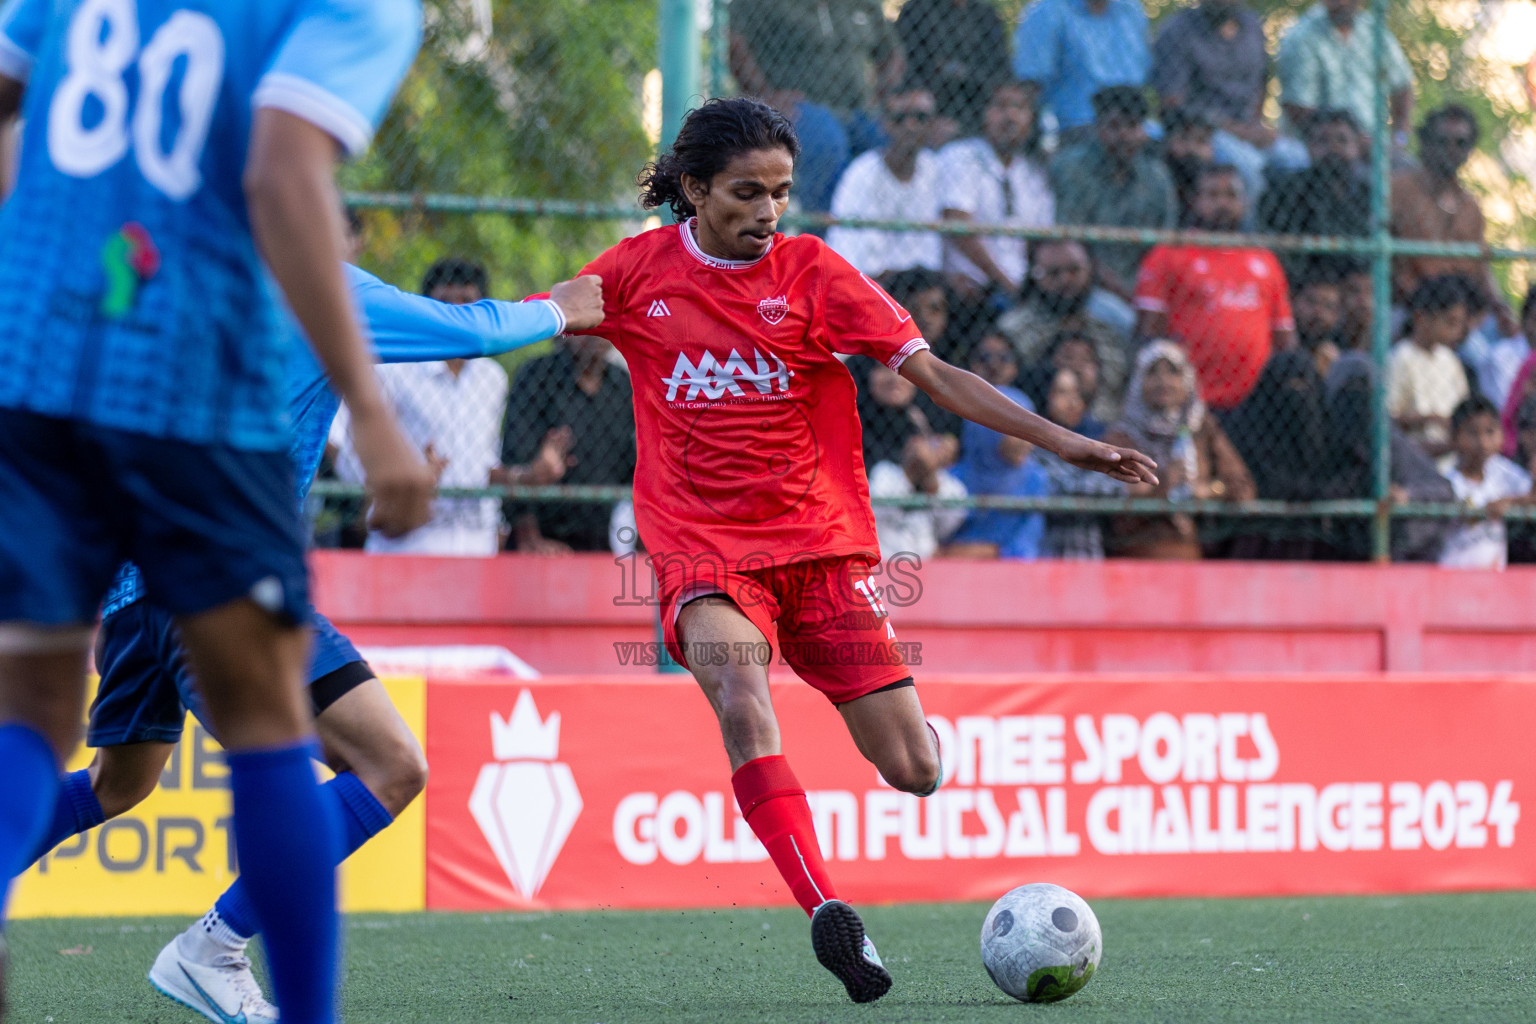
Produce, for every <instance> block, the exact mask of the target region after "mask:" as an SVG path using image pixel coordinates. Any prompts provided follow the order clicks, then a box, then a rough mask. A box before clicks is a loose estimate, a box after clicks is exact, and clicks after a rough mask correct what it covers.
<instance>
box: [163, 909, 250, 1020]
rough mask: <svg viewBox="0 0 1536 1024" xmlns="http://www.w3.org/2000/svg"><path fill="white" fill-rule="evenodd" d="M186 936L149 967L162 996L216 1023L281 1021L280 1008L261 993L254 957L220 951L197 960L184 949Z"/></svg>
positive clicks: (168, 946) (175, 942) (169, 945)
mask: <svg viewBox="0 0 1536 1024" xmlns="http://www.w3.org/2000/svg"><path fill="white" fill-rule="evenodd" d="M197 927H198V926H197V925H193V928H197ZM185 937H186V933H182V934H181V935H178V936H176V937H175V938H174V939H172V940H171V941H170V942H169V943H167V944H166V947H165V948H164V949H162V950H161V951H160V955H159V956H157V957H155V966H153V967H151V968H150V969H149V983H150V984H151V985H153V986H155V988H156V990H158V991H159V992H160V994H161V995H164V996H169V997H170V998H171V999H174V1000H176V1002H178V1003H180V1004H182V1005H183V1006H186V1007H188V1008H190V1009H193V1010H196V1011H197V1012H198V1013H200V1014H202V1015H203V1016H204V1017H207V1018H208V1019H209V1020H211V1021H214V1022H215V1024H277V1007H275V1006H273V1005H272V1004H271V1003H269V1002H267V1000H266V997H264V996H263V995H262V994H261V986H260V985H258V984H257V983H256V976H255V975H254V974H252V973H251V958H250V957H248V956H246V955H244V954H243V953H219V954H217V955H214V956H211V957H208V958H206V959H194V958H192V957H189V956H187V955H186V953H185V951H184V948H183V943H182V939H183V938H185Z"/></svg>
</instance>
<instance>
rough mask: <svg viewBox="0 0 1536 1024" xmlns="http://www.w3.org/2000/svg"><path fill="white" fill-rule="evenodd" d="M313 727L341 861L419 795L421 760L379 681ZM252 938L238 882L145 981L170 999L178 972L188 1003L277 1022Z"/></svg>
mask: <svg viewBox="0 0 1536 1024" xmlns="http://www.w3.org/2000/svg"><path fill="white" fill-rule="evenodd" d="M315 725H316V730H317V732H318V733H319V734H320V739H321V746H322V748H323V752H324V755H325V761H326V763H327V764H328V765H329V766H330V767H331V768H332V770H334V771H335V772H336V773H337V775H336V778H335V779H332V780H331V781H330V782H328V783H326V784H325V786H323V787H322V789H323V790H324V791H325V793H326V795H327V798H328V799H329V800H332V801H333V802H334V805H335V807H336V808H337V811H338V815H339V816H340V817H341V819H342V825H343V829H342V831H343V843H342V848H341V851H340V852H341V853H342V855H343V857H345V856H346V855H348V854H350V853H351V852H352V851H353V850H355V849H356V848H357V847H359V846H361V845H362V844H363V843H365V842H367V841H368V840H369V839H370V838H372V837H373V836H374V835H376V834H377V833H378V832H379V831H380V830H382V829H383V828H385V827H387V826H388V825H389V824H391V823H392V822H393V821H394V819H395V816H396V815H398V814H399V813H400V812H401V811H403V810H404V809H405V808H406V807H407V806H408V805H409V804H410V803H411V801H412V800H414V799H415V798H416V796H417V795H418V794H419V793H420V792H421V791H422V789H423V788H425V786H426V779H427V768H426V757H425V755H424V754H423V753H422V751H421V746H420V744H419V743H418V742H417V741H416V737H415V735H414V734H413V733H412V732H411V730H410V727H409V726H408V725H406V724H405V721H404V719H402V718H401V717H400V713H399V712H398V711H396V710H395V706H394V704H393V703H392V702H391V701H390V699H389V695H388V693H387V692H386V691H385V689H384V684H383V683H381V682H379V681H378V680H377V679H368V680H365V681H364V682H361V683H359V684H357V685H356V686H354V687H353V688H352V689H351V690H348V691H347V692H346V693H344V694H343V695H342V696H341V697H339V698H337V699H336V700H335V701H334V702H333V703H331V704H330V705H328V706H327V707H326V708H325V709H324V710H323V711H322V712H321V713H320V715H319V717H318V718H317V719H316V723H315ZM254 931H255V921H254V915H253V914H252V908H251V907H250V904H249V897H248V896H247V895H246V893H245V888H244V883H243V882H242V881H238V880H237V881H236V883H235V884H234V885H233V886H232V887H231V888H230V889H229V890H228V891H227V892H225V893H224V895H222V896H221V897H220V898H219V900H218V903H217V904H216V905H215V908H214V909H213V910H212V911H210V912H209V913H208V914H205V915H204V916H203V917H202V918H200V919H199V920H198V921H197V922H194V923H193V924H192V926H191V927H189V928H188V929H187V930H186V931H185V932H183V933H182V934H181V935H178V936H177V937H176V938H175V939H172V940H171V942H170V943H168V944H167V945H166V947H165V948H164V949H162V950H161V951H160V955H159V956H158V957H157V958H156V960H155V965H154V967H153V968H152V969H151V971H150V981H151V982H153V983H154V984H155V986H156V987H157V988H159V989H160V990H161V991H162V992H167V993H168V994H172V995H173V996H175V991H174V990H175V986H176V981H177V979H178V978H179V977H180V976H181V975H182V974H183V973H189V974H193V975H198V976H199V978H200V980H201V981H202V982H203V989H202V991H201V992H199V993H192V994H193V995H194V996H200V997H201V998H203V999H204V1000H208V1001H211V1002H214V1003H217V1004H219V1006H220V1007H229V1006H237V1007H239V1008H240V1009H241V1010H242V1011H243V1012H244V1013H245V1015H246V1019H247V1020H248V1021H250V1022H251V1024H269V1022H272V1021H276V1020H277V1019H278V1010H277V1008H276V1007H274V1006H273V1005H272V1004H271V1003H270V1002H268V1001H267V999H266V997H265V995H264V994H263V993H262V992H261V987H260V985H259V984H258V983H257V981H256V978H255V975H254V974H252V972H251V969H250V960H249V958H248V957H247V956H246V946H247V944H248V943H249V941H250V939H251V936H252V933H253V932H254ZM175 997H176V998H180V997H179V996H175ZM189 1001H190V1002H194V1003H196V1002H197V1000H196V999H193V1000H189ZM210 1016H211V1015H210ZM211 1019H215V1020H217V1019H218V1018H217V1017H216V1016H211Z"/></svg>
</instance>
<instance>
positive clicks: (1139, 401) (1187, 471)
mask: <svg viewBox="0 0 1536 1024" xmlns="http://www.w3.org/2000/svg"><path fill="white" fill-rule="evenodd" d="M1104 441H1105V443H1107V444H1114V445H1129V446H1131V447H1134V448H1136V449H1137V450H1139V451H1142V452H1145V453H1146V454H1148V455H1150V456H1152V458H1153V460H1154V461H1155V462H1156V463H1157V476H1158V483H1156V484H1155V485H1154V484H1137V485H1133V486H1131V487H1130V488H1129V493H1130V495H1131V496H1132V497H1141V498H1145V497H1154V498H1168V499H1170V500H1173V501H1184V500H1188V499H1192V498H1197V499H1217V500H1222V501H1249V500H1251V499H1252V498H1253V496H1254V487H1253V478H1252V477H1251V476H1250V475H1249V474H1248V467H1247V466H1245V465H1244V464H1243V460H1242V457H1241V456H1239V455H1238V454H1237V449H1235V448H1233V447H1232V442H1231V441H1229V440H1228V439H1227V435H1226V433H1225V432H1224V431H1223V430H1222V429H1221V425H1220V424H1219V423H1217V422H1216V420H1215V418H1214V417H1212V416H1210V415H1208V414H1207V410H1206V407H1205V403H1204V402H1202V401H1201V400H1200V390H1199V387H1198V386H1197V384H1196V382H1195V368H1194V365H1193V364H1192V363H1191V362H1190V360H1189V357H1188V356H1187V355H1185V354H1184V350H1183V349H1182V348H1180V347H1179V346H1178V345H1177V344H1175V343H1173V342H1171V341H1167V340H1164V339H1159V340H1156V341H1151V342H1148V343H1147V345H1146V346H1145V347H1144V348H1142V350H1141V354H1140V355H1139V356H1137V359H1136V372H1135V374H1134V375H1133V376H1132V378H1131V386H1130V389H1129V390H1128V391H1127V392H1126V396H1125V412H1124V414H1123V415H1122V416H1121V418H1120V420H1119V421H1118V422H1117V423H1115V425H1114V426H1112V427H1110V428H1109V432H1108V433H1107V434H1106V435H1105V437H1104ZM1106 548H1107V550H1108V551H1109V553H1110V554H1111V555H1118V556H1121V557H1125V558H1174V559H1196V558H1200V557H1201V550H1200V538H1199V536H1198V534H1197V533H1196V530H1195V522H1194V519H1193V518H1192V517H1190V516H1189V515H1187V514H1185V513H1182V512H1181V513H1175V514H1173V515H1170V516H1121V517H1119V518H1117V519H1116V520H1115V521H1114V523H1113V524H1112V525H1111V530H1110V536H1109V537H1108V538H1106Z"/></svg>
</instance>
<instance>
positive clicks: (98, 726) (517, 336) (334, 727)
mask: <svg viewBox="0 0 1536 1024" xmlns="http://www.w3.org/2000/svg"><path fill="white" fill-rule="evenodd" d="M346 274H347V281H348V284H349V286H350V288H351V291H352V296H353V299H354V300H355V302H356V304H357V307H358V310H359V313H360V314H361V316H362V319H363V323H364V324H365V325H366V327H367V328H368V330H369V332H370V333H371V334H372V336H373V340H374V345H375V349H376V354H377V356H378V358H379V359H380V361H382V362H423V361H429V360H438V359H464V358H472V357H475V356H485V355H494V354H496V353H499V352H506V351H510V350H512V349H515V348H520V347H522V346H524V345H527V344H530V343H532V342H535V341H538V340H541V339H543V338H547V337H550V336H551V335H554V334H558V333H560V332H561V331H563V330H564V329H565V327H566V326H567V323H569V325H570V326H571V327H573V328H583V327H590V326H595V325H596V324H597V323H599V322H601V320H602V310H603V301H602V288H601V284H600V282H599V279H598V278H596V277H592V276H588V277H585V278H578V279H577V280H575V281H565V282H562V283H560V284H557V285H555V286H554V288H552V289H551V292H550V295H551V297H550V299H548V300H543V301H537V302H527V303H514V302H496V301H492V300H484V301H480V302H474V303H469V304H466V305H449V304H447V303H444V302H437V301H434V300H432V299H430V298H425V297H422V296H419V295H410V294H407V293H405V292H402V291H400V290H398V289H396V288H393V287H391V286H389V285H387V284H385V283H383V282H382V281H380V280H379V279H378V278H376V277H374V276H373V275H371V274H368V273H366V272H365V271H362V270H359V269H358V268H357V267H354V266H350V265H349V266H348V267H346ZM286 390H287V392H288V410H289V413H290V414H291V415H292V417H293V425H294V442H293V446H292V448H291V449H290V452H289V458H290V460H291V461H292V463H293V466H294V469H295V471H296V472H297V474H298V480H299V498H300V499H301V500H302V498H303V496H304V495H305V494H306V493H307V492H308V490H309V486H310V483H311V482H312V480H313V478H314V474H315V469H316V467H317V466H318V465H319V462H320V458H321V454H322V452H323V450H324V448H325V443H326V438H327V436H328V434H329V432H330V425H331V421H332V420H333V419H334V418H335V415H336V410H337V405H338V400H337V397H336V394H335V392H334V391H333V390H332V389H331V387H330V385H329V382H328V381H327V380H326V376H325V372H324V370H323V369H321V367H320V365H319V364H318V363H317V362H316V361H315V359H314V357H313V355H312V354H311V353H310V351H309V349H308V348H307V347H306V346H303V345H299V346H296V347H295V348H294V349H293V350H292V353H291V355H290V358H289V363H288V373H287V382H286ZM510 472H511V475H512V477H513V478H514V479H515V480H516V481H517V482H527V483H543V482H550V480H551V479H553V478H552V477H550V476H548V475H547V474H548V473H549V472H550V471H549V469H548V468H545V467H534V468H524V467H512V468H511V471H510ZM143 598H144V588H143V583H142V579H141V577H140V575H139V573H138V571H137V570H136V569H134V568H133V567H132V566H131V565H130V566H125V567H124V570H123V571H122V572H121V573H119V576H118V579H117V580H116V581H115V582H114V584H113V588H112V593H111V595H110V596H109V598H108V601H107V604H106V605H105V606H104V608H103V612H102V624H101V631H100V634H99V636H98V639H97V648H96V664H97V669H98V671H99V672H100V673H101V685H100V687H99V689H98V691H97V696H96V701H95V703H94V704H93V705H92V706H91V712H90V719H89V727H88V731H87V735H86V742H87V743H88V744H89V745H90V746H92V747H96V748H98V752H97V756H96V759H95V760H94V761H93V762H92V764H91V766H90V768H89V769H82V770H81V771H77V772H71V773H69V774H67V775H65V776H64V779H63V784H62V786H61V788H60V793H59V798H58V802H57V806H56V808H55V811H54V819H53V825H52V827H51V829H50V831H49V835H48V836H47V838H46V839H45V840H44V841H43V843H42V845H41V846H40V848H39V849H38V850H37V853H38V854H39V855H41V854H42V853H44V852H46V851H47V850H51V849H52V848H53V847H54V846H56V845H58V844H59V843H61V842H63V841H64V840H65V839H67V838H69V837H70V836H73V835H76V834H78V833H81V832H84V831H86V830H88V829H91V828H94V827H95V826H97V825H99V824H101V823H102V822H103V821H105V820H107V819H108V818H112V817H116V816H117V815H119V814H123V813H126V812H127V811H128V810H129V809H130V808H132V807H133V806H134V805H135V804H136V803H138V801H139V800H141V799H143V798H144V797H145V796H147V795H148V794H149V793H150V792H151V791H153V789H154V788H155V785H156V783H157V782H158V780H159V778H160V773H161V771H162V770H163V769H164V767H165V762H166V758H167V757H168V756H169V755H170V753H171V748H172V746H173V745H174V744H175V743H176V741H177V740H178V739H179V738H180V736H181V731H182V724H183V722H184V721H185V719H186V714H187V711H188V709H190V710H191V711H192V712H193V714H195V715H196V716H197V717H198V718H199V719H200V720H202V721H203V722H204V724H206V725H209V727H210V730H211V731H213V732H214V733H215V735H217V730H216V729H214V728H213V727H212V725H211V723H209V722H208V718H207V715H206V709H205V707H204V705H203V701H202V699H201V698H200V696H199V695H198V693H197V691H196V689H195V688H194V687H193V685H192V674H191V672H190V671H189V669H188V667H187V664H186V661H185V658H184V657H183V655H182V652H181V648H180V644H179V642H178V637H177V633H176V628H175V623H174V621H173V620H172V617H171V615H170V614H169V613H168V612H167V611H166V610H165V609H163V608H161V607H160V606H158V605H156V604H155V603H154V602H152V601H148V600H144V599H143ZM309 619H310V624H311V627H312V629H313V631H314V647H313V650H312V652H311V655H310V665H309V673H308V682H309V699H310V704H311V706H312V708H313V709H314V713H315V720H316V725H317V728H318V731H319V733H320V741H321V745H322V747H323V750H324V752H325V755H326V760H327V762H328V763H329V764H330V766H331V767H332V769H334V770H335V771H336V773H337V774H336V776H335V778H333V779H331V780H330V781H329V782H327V783H325V785H323V786H322V787H321V789H322V791H323V793H324V794H325V796H326V798H327V799H329V800H330V801H331V802H332V803H333V804H334V805H335V807H336V810H337V815H338V817H339V819H340V820H341V822H342V851H343V854H342V855H343V858H345V857H346V856H350V855H351V853H352V852H354V851H355V850H356V849H357V848H358V847H360V846H362V845H363V843H365V842H367V841H368V840H369V839H371V838H372V837H373V836H374V835H376V834H377V833H378V832H379V831H381V830H382V829H383V828H385V827H386V826H388V825H390V824H391V823H392V822H393V821H394V820H395V817H396V816H397V815H399V813H400V812H401V811H403V810H404V809H405V808H406V806H407V805H408V804H409V803H410V802H411V801H412V800H413V799H415V797H416V796H417V794H419V793H420V792H421V790H422V787H423V786H424V785H425V784H426V763H425V760H424V758H423V755H422V752H421V748H420V746H419V745H418V744H417V742H416V739H415V737H414V736H413V735H412V733H411V730H410V728H409V727H408V726H407V725H406V724H405V722H404V721H403V720H402V719H401V718H400V715H399V714H398V713H397V712H396V711H395V708H394V706H393V705H392V704H391V703H390V700H389V697H388V695H387V693H386V692H385V690H384V687H383V685H382V684H381V683H380V682H379V681H378V679H377V678H375V676H374V673H373V670H372V669H371V668H369V666H368V663H367V662H365V661H364V660H363V658H362V656H361V655H360V654H359V653H358V652H357V649H356V648H354V647H353V646H352V644H351V642H350V641H349V640H347V638H346V637H345V636H343V635H341V633H339V632H338V631H337V630H336V628H335V627H334V626H333V625H331V623H330V620H328V619H327V618H326V617H325V616H323V615H321V614H319V613H318V612H316V611H314V609H313V608H311V609H310V612H309ZM257 930H258V925H257V921H256V917H255V913H254V911H253V908H252V907H251V903H250V898H249V896H248V895H247V893H246V891H245V887H244V886H243V885H242V884H241V883H240V882H239V881H237V882H236V883H235V884H234V885H233V886H231V887H230V888H229V890H228V891H226V892H225V893H224V895H222V896H221V897H219V900H218V902H217V904H215V906H214V908H213V909H212V910H210V911H209V912H208V913H207V914H206V915H204V917H203V918H202V919H201V920H199V921H197V922H196V923H194V924H193V925H192V926H191V927H189V928H188V929H187V930H186V931H185V932H183V933H182V934H180V935H178V936H177V937H176V938H174V939H172V940H171V941H170V942H169V943H168V944H167V945H166V946H165V948H164V949H162V950H161V952H160V955H159V957H158V958H157V959H156V960H155V963H154V966H153V967H152V968H151V970H150V973H149V979H150V982H151V983H152V984H153V985H154V986H155V987H156V988H157V989H158V990H160V991H161V992H163V993H165V994H166V995H169V996H170V997H171V998H173V999H176V1000H177V1001H178V1002H181V1003H184V1004H185V1005H187V1006H190V1007H192V1008H193V1009H195V1010H198V1011H199V1012H201V1013H202V1014H203V1015H204V1016H206V1017H207V1018H208V1019H209V1020H212V1021H216V1022H222V1021H229V1020H244V1021H246V1022H247V1024H274V1022H275V1021H276V1020H277V1008H276V1007H273V1006H272V1005H271V1004H270V1003H268V1002H267V1000H266V999H265V998H264V997H263V995H262V993H261V989H260V987H259V986H258V985H257V982H256V979H255V977H254V976H253V975H252V973H251V962H250V959H249V958H248V957H247V956H246V945H247V944H248V942H249V941H250V937H251V936H252V935H253V934H255V932H256V931H257Z"/></svg>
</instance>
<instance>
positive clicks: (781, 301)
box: [757, 295, 789, 324]
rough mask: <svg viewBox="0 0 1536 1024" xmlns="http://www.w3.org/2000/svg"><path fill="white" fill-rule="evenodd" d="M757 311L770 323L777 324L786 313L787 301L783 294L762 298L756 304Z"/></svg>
mask: <svg viewBox="0 0 1536 1024" xmlns="http://www.w3.org/2000/svg"><path fill="white" fill-rule="evenodd" d="M757 311H758V312H759V313H761V314H762V316H763V319H764V320H767V321H768V322H769V323H770V324H777V323H778V322H779V321H780V320H783V319H784V317H785V316H786V315H788V313H789V301H788V299H787V298H786V297H785V296H783V295H780V296H779V297H778V298H776V299H764V300H763V301H762V302H759V303H758V304H757Z"/></svg>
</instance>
